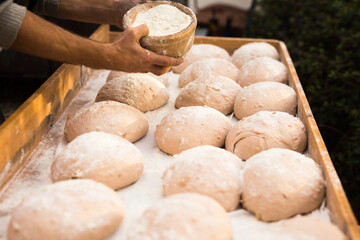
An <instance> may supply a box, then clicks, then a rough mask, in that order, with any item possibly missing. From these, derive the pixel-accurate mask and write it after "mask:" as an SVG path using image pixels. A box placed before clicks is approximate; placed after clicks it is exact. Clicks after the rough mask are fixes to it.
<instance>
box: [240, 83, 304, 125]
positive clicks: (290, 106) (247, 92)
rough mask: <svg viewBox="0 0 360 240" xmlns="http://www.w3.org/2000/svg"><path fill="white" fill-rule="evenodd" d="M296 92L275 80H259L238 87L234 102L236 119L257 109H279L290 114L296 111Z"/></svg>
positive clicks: (253, 112) (255, 111)
mask: <svg viewBox="0 0 360 240" xmlns="http://www.w3.org/2000/svg"><path fill="white" fill-rule="evenodd" d="M296 104H297V98H296V92H295V90H294V89H292V88H291V87H289V86H288V85H285V84H281V83H277V82H259V83H254V84H252V85H250V86H247V87H244V88H243V89H240V90H239V92H238V94H237V96H236V99H235V103H234V113H235V115H236V117H237V118H238V119H242V118H243V117H248V116H250V115H253V114H255V113H257V112H259V111H281V112H287V113H289V114H291V115H294V114H295V111H296Z"/></svg>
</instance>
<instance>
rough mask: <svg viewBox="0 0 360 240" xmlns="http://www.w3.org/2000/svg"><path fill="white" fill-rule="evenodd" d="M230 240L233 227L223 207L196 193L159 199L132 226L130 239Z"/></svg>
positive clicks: (128, 237)
mask: <svg viewBox="0 0 360 240" xmlns="http://www.w3.org/2000/svg"><path fill="white" fill-rule="evenodd" d="M169 239H186V240H199V239H201V240H229V239H232V227H231V222H230V219H229V217H228V216H227V214H226V211H225V210H224V208H223V207H221V205H220V204H219V203H218V202H216V201H215V200H213V199H212V198H210V197H207V196H204V195H200V194H197V193H180V194H175V195H172V196H170V197H167V198H165V199H162V200H160V201H159V202H157V203H156V204H154V205H153V206H151V207H150V208H148V209H147V210H145V212H144V213H143V214H142V216H141V217H140V218H139V219H138V220H137V221H136V222H134V224H133V225H131V228H130V229H129V232H128V235H127V240H169Z"/></svg>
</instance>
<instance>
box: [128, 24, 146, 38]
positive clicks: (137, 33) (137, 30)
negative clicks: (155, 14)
mask: <svg viewBox="0 0 360 240" xmlns="http://www.w3.org/2000/svg"><path fill="white" fill-rule="evenodd" d="M132 30H133V36H134V37H135V38H136V40H139V39H140V38H142V37H145V36H147V35H149V28H148V26H147V25H146V24H142V25H140V26H137V27H134V28H132Z"/></svg>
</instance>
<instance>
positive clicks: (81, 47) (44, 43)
mask: <svg viewBox="0 0 360 240" xmlns="http://www.w3.org/2000/svg"><path fill="white" fill-rule="evenodd" d="M11 48H12V49H14V50H17V51H21V52H24V53H27V54H31V55H35V56H38V57H42V58H47V59H51V60H56V61H59V62H65V63H72V64H84V65H87V66H89V67H92V68H109V66H107V60H106V57H105V56H106V53H105V52H106V49H107V48H106V44H102V43H99V42H95V41H91V40H89V39H85V38H82V37H80V36H77V35H74V34H72V33H70V32H68V31H66V30H64V29H62V28H60V27H58V26H56V25H54V24H52V23H50V22H47V21H45V20H43V19H42V18H40V17H38V16H36V15H35V14H33V13H31V12H29V11H27V12H26V15H25V18H24V20H23V22H22V25H21V27H20V30H19V32H18V35H17V38H16V40H15V42H14V43H13V45H12V46H11Z"/></svg>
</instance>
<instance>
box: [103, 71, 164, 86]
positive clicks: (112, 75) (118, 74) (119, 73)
mask: <svg viewBox="0 0 360 240" xmlns="http://www.w3.org/2000/svg"><path fill="white" fill-rule="evenodd" d="M128 74H130V75H134V74H135V75H139V74H140V75H145V76H150V77H153V78H155V79H156V80H158V81H159V82H161V83H162V84H164V86H167V84H168V75H167V74H166V73H165V74H163V75H161V76H157V75H155V74H153V73H151V72H148V73H128V72H122V71H111V72H110V73H109V75H108V77H107V79H106V82H108V81H111V80H112V79H114V78H118V77H122V76H124V75H128Z"/></svg>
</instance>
